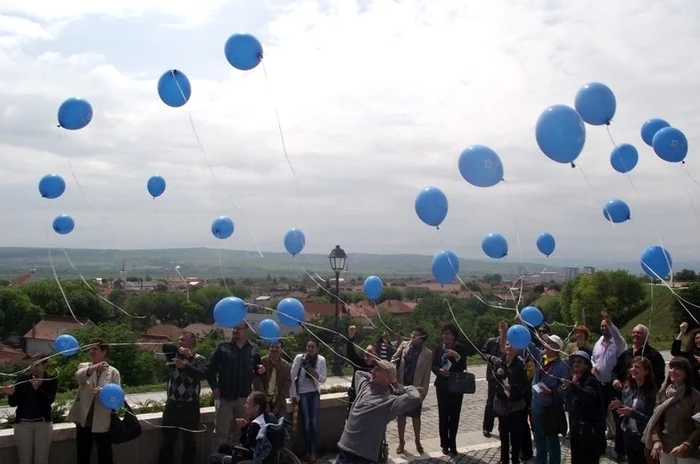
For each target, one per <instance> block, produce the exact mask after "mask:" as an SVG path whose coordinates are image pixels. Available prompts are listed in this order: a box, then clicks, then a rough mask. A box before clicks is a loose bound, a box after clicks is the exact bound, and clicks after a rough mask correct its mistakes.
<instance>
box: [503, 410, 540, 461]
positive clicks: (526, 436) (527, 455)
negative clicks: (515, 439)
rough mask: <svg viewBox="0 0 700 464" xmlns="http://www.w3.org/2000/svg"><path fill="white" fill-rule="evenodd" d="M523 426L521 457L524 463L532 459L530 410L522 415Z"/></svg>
mask: <svg viewBox="0 0 700 464" xmlns="http://www.w3.org/2000/svg"><path fill="white" fill-rule="evenodd" d="M522 421H523V425H522V427H521V429H520V431H521V432H522V441H521V446H520V456H521V457H522V460H523V461H527V460H529V459H532V457H533V452H532V435H531V434H530V409H529V408H528V409H526V410H525V413H524V414H523V415H522ZM499 424H500V421H499Z"/></svg>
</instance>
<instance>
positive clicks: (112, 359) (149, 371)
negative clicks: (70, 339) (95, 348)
mask: <svg viewBox="0 0 700 464" xmlns="http://www.w3.org/2000/svg"><path fill="white" fill-rule="evenodd" d="M72 334H73V335H74V336H75V338H76V339H77V340H78V342H79V343H80V345H81V346H84V345H87V344H88V343H89V342H90V340H91V339H93V338H102V339H105V340H106V341H107V343H110V344H112V345H110V349H109V353H108V354H107V362H109V364H110V365H112V366H114V367H115V368H116V369H117V370H118V371H119V373H120V375H121V379H122V385H123V386H124V385H132V386H136V385H148V384H152V383H154V382H156V381H159V380H161V378H162V375H163V369H162V361H159V360H157V359H156V357H155V356H154V355H153V353H150V352H147V351H144V350H142V349H140V348H139V347H138V346H137V345H134V344H133V343H135V342H136V341H137V338H138V335H137V333H136V332H134V331H132V330H131V328H130V327H129V325H128V324H124V323H119V324H116V323H106V324H100V325H87V326H84V327H81V328H80V329H77V330H75V331H73V332H72ZM55 359H57V367H58V370H59V390H60V391H66V390H71V389H75V388H77V384H76V382H75V371H76V368H77V365H78V363H80V362H88V361H89V357H88V352H87V350H81V351H80V352H79V353H78V355H76V356H74V357H60V358H55Z"/></svg>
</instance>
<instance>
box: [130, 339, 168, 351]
mask: <svg viewBox="0 0 700 464" xmlns="http://www.w3.org/2000/svg"><path fill="white" fill-rule="evenodd" d="M169 341H172V340H169V339H168V337H166V336H164V335H148V334H143V335H141V336H140V337H139V338H138V340H136V343H143V345H138V347H139V348H140V349H142V350H143V351H150V352H152V353H160V351H161V345H162V344H163V343H167V342H169Z"/></svg>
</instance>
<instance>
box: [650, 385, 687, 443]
mask: <svg viewBox="0 0 700 464" xmlns="http://www.w3.org/2000/svg"><path fill="white" fill-rule="evenodd" d="M684 394H685V385H681V386H680V387H676V385H674V384H673V383H671V382H664V384H663V386H662V387H661V390H660V391H659V396H658V398H657V400H656V403H657V404H659V403H661V404H659V405H658V406H657V407H656V408H655V409H654V414H653V415H652V416H651V419H649V423H648V424H647V426H646V428H645V429H644V435H643V436H642V442H643V443H644V445H645V446H646V448H647V449H652V448H653V447H654V443H653V442H652V440H651V434H652V432H651V431H652V430H653V429H654V428H655V427H656V426H657V425H658V423H659V421H660V420H661V418H662V417H663V416H664V413H665V412H666V409H668V407H669V406H671V405H672V404H674V403H676V402H678V401H680V400H681V399H682V398H683V395H684ZM662 400H663V402H662Z"/></svg>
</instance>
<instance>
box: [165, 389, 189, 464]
mask: <svg viewBox="0 0 700 464" xmlns="http://www.w3.org/2000/svg"><path fill="white" fill-rule="evenodd" d="M162 425H163V426H164V427H170V428H164V429H163V446H161V448H160V457H159V459H158V462H159V463H160V464H172V463H173V462H175V445H176V444H177V436H178V435H179V433H180V432H182V462H188V463H189V462H195V460H196V456H197V434H196V432H187V431H185V430H180V429H178V428H176V427H181V428H183V429H187V430H199V401H168V402H166V403H165V410H164V411H163V421H162Z"/></svg>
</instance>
